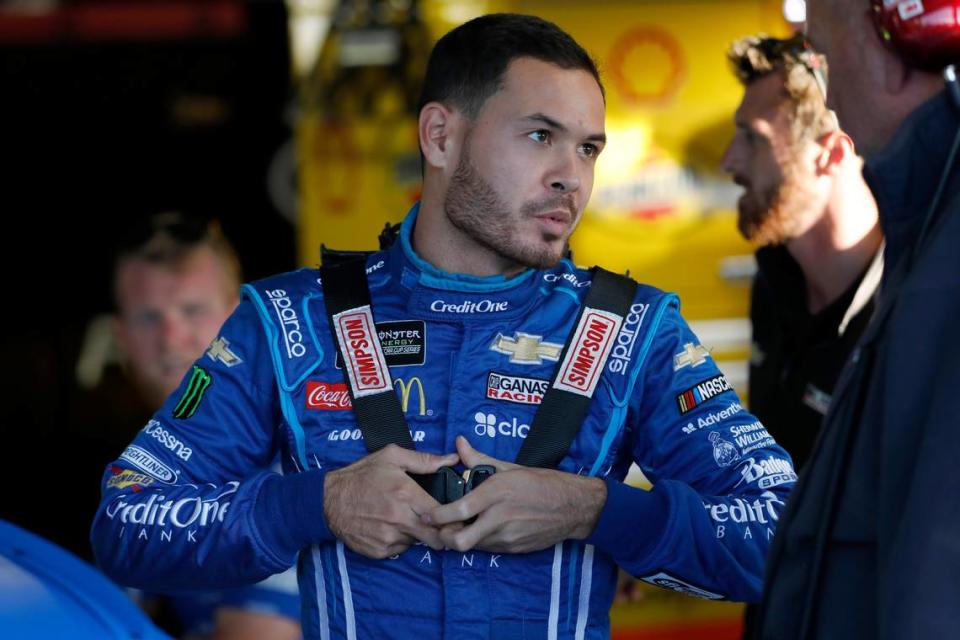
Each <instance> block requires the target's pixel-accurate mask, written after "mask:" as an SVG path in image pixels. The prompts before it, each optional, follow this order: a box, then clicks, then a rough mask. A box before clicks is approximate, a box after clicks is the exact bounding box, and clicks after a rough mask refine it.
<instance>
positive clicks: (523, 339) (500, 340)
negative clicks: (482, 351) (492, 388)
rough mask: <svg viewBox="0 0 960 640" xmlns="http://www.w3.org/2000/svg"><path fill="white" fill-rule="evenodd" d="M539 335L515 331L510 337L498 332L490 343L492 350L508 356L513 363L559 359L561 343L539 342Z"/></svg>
mask: <svg viewBox="0 0 960 640" xmlns="http://www.w3.org/2000/svg"><path fill="white" fill-rule="evenodd" d="M541 340H542V338H541V337H540V336H534V335H531V334H529V333H523V332H520V331H518V332H516V333H515V334H513V337H512V338H508V337H506V336H505V335H503V334H502V333H498V334H497V337H496V338H494V340H493V344H491V345H490V349H491V350H492V351H496V352H497V353H503V354H505V355H508V356H510V362H513V363H515V364H543V361H544V360H553V361H554V362H556V361H557V360H559V359H560V352H561V351H562V350H563V345H562V344H556V343H554V342H541Z"/></svg>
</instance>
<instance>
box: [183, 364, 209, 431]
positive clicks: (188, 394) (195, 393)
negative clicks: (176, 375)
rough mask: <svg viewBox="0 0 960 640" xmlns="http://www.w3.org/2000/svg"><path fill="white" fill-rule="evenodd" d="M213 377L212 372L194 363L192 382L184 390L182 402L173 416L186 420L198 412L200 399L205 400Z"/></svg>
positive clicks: (191, 375)
mask: <svg viewBox="0 0 960 640" xmlns="http://www.w3.org/2000/svg"><path fill="white" fill-rule="evenodd" d="M211 382H213V378H212V377H210V374H209V373H207V372H206V371H204V370H203V369H201V368H200V367H198V366H197V365H193V373H191V374H190V382H189V383H187V389H186V391H184V392H183V396H182V397H181V398H180V402H178V403H177V406H176V407H174V409H173V417H174V418H176V419H178V420H186V419H187V418H189V417H191V416H193V414H195V413H196V412H197V408H198V407H199V406H200V401H201V400H203V394H205V393H206V392H207V389H209V388H210V383H211Z"/></svg>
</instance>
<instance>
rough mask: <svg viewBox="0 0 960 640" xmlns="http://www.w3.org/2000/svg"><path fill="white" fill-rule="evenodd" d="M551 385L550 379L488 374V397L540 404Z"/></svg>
mask: <svg viewBox="0 0 960 640" xmlns="http://www.w3.org/2000/svg"><path fill="white" fill-rule="evenodd" d="M549 386H550V381H549V380H543V379H541V378H524V377H521V376H508V375H506V374H503V373H494V372H492V371H491V372H490V373H489V374H487V397H488V398H492V399H493V400H507V401H508V402H516V403H519V404H540V403H541V402H543V396H545V395H546V393H547V388H548V387H549Z"/></svg>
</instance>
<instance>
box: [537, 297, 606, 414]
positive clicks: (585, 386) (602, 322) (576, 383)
mask: <svg viewBox="0 0 960 640" xmlns="http://www.w3.org/2000/svg"><path fill="white" fill-rule="evenodd" d="M622 321H623V318H621V317H620V316H618V315H617V314H615V313H610V312H609V311H601V310H599V309H591V308H589V307H587V308H586V309H584V310H583V315H582V316H581V317H580V323H579V324H578V325H577V329H576V331H575V332H574V334H573V335H574V337H573V340H572V341H571V342H570V349H569V350H568V351H567V354H566V356H565V357H564V359H563V363H562V364H561V365H560V375H559V376H558V377H557V381H556V382H554V383H553V385H554V386H555V387H556V388H557V389H563V390H564V391H570V392H572V393H576V394H579V395H582V396H587V397H588V398H589V397H590V396H591V395H593V390H594V389H595V388H596V387H597V382H599V380H600V372H601V371H603V365H604V364H605V363H606V361H607V356H608V355H609V354H610V349H611V348H612V347H613V337H614V336H615V335H616V333H617V330H618V329H619V328H620V323H621V322H622Z"/></svg>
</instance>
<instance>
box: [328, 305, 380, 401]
mask: <svg viewBox="0 0 960 640" xmlns="http://www.w3.org/2000/svg"><path fill="white" fill-rule="evenodd" d="M333 321H334V328H335V330H336V332H337V338H338V339H339V341H340V345H341V346H342V348H343V351H344V354H343V355H344V357H345V360H346V365H347V375H348V376H349V377H350V384H351V386H352V387H353V394H354V396H355V397H357V398H362V397H364V396H368V395H371V394H375V393H381V392H383V391H387V390H389V389H391V388H392V384H391V382H390V372H389V371H388V370H387V363H386V361H385V360H384V357H383V352H382V351H381V349H380V338H379V337H378V336H377V330H376V327H375V326H374V324H373V313H372V312H371V311H370V307H369V306H365V307H360V308H358V309H351V310H350V311H344V312H343V313H338V314H336V315H335V316H334V317H333Z"/></svg>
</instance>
